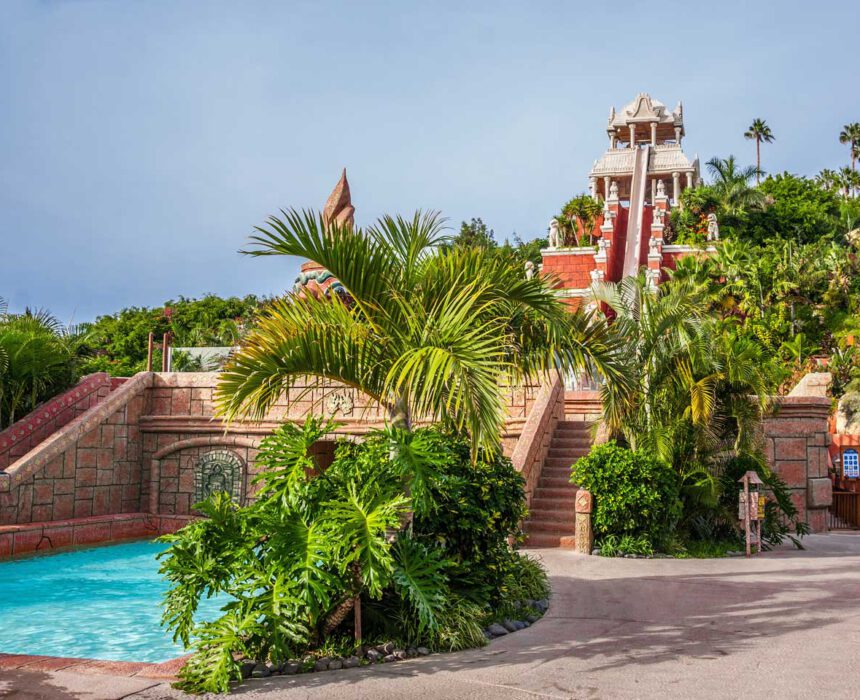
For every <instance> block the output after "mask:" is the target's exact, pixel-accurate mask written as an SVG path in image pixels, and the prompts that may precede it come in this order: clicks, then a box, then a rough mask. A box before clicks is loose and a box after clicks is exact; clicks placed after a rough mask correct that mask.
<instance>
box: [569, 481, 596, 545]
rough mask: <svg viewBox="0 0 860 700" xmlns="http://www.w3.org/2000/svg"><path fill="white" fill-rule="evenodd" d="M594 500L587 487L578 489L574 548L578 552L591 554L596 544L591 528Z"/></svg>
mask: <svg viewBox="0 0 860 700" xmlns="http://www.w3.org/2000/svg"><path fill="white" fill-rule="evenodd" d="M592 500H593V499H592V497H591V492H590V491H586V490H585V489H579V491H577V493H576V501H575V505H574V510H575V511H576V530H575V532H576V535H575V539H574V547H573V550H574V551H575V552H577V553H578V554H591V548H592V547H593V546H594V532H593V530H592V528H591V511H592Z"/></svg>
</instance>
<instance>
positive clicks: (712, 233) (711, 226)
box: [708, 212, 720, 241]
mask: <svg viewBox="0 0 860 700" xmlns="http://www.w3.org/2000/svg"><path fill="white" fill-rule="evenodd" d="M708 240H709V241H718V240H720V224H719V222H718V221H717V215H716V214H714V212H711V213H710V214H708Z"/></svg>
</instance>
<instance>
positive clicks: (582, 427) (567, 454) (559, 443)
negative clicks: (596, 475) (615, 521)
mask: <svg viewBox="0 0 860 700" xmlns="http://www.w3.org/2000/svg"><path fill="white" fill-rule="evenodd" d="M590 427H591V424H590V423H587V422H586V421H582V420H578V421H559V423H558V425H557V426H556V429H555V432H554V433H553V435H552V441H551V442H550V445H549V450H548V452H547V457H546V460H545V461H544V464H543V468H542V469H541V473H540V477H539V478H538V483H537V487H536V489H535V492H534V494H533V496H532V501H531V507H530V508H529V518H528V520H526V522H525V532H526V545H527V546H529V547H572V546H573V544H574V532H575V526H574V523H575V520H576V515H575V513H574V501H575V499H576V492H577V488H576V486H574V485H573V484H571V483H570V467H571V465H572V464H573V463H574V462H575V461H576V460H577V459H579V458H580V457H582V456H583V455H585V454H587V453H588V451H589V449H590V446H591V432H590Z"/></svg>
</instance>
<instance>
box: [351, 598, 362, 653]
mask: <svg viewBox="0 0 860 700" xmlns="http://www.w3.org/2000/svg"><path fill="white" fill-rule="evenodd" d="M352 613H353V615H354V616H355V643H356V645H360V644H361V595H360V594H359V595H357V596H355V604H354V605H353V607H352Z"/></svg>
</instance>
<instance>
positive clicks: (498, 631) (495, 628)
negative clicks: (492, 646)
mask: <svg viewBox="0 0 860 700" xmlns="http://www.w3.org/2000/svg"><path fill="white" fill-rule="evenodd" d="M487 632H489V633H490V634H491V635H492V636H493V637H502V636H504V635H506V634H507V633H508V630H506V629H505V628H504V627H502V626H501V625H500V624H499V623H498V622H494V623H493V624H492V625H490V626H489V627H487Z"/></svg>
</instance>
